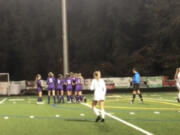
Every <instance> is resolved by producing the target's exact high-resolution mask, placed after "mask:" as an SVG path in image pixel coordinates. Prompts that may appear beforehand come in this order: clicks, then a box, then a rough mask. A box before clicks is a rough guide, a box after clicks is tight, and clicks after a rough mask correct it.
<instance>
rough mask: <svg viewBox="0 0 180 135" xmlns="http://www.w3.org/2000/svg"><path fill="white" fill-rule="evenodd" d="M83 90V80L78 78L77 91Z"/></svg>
mask: <svg viewBox="0 0 180 135" xmlns="http://www.w3.org/2000/svg"><path fill="white" fill-rule="evenodd" d="M81 90H82V80H81V78H76V91H81Z"/></svg>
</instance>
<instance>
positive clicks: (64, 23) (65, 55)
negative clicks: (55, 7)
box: [62, 0, 69, 75]
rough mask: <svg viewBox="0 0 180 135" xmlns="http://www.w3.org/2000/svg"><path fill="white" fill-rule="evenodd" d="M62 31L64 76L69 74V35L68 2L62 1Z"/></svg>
mask: <svg viewBox="0 0 180 135" xmlns="http://www.w3.org/2000/svg"><path fill="white" fill-rule="evenodd" d="M62 29H63V33H62V34H63V35H62V38H63V72H64V75H65V74H67V73H68V72H69V58H68V38H67V37H68V33H67V7H66V0H62Z"/></svg>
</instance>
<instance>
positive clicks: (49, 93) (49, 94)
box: [48, 90, 51, 104]
mask: <svg viewBox="0 0 180 135" xmlns="http://www.w3.org/2000/svg"><path fill="white" fill-rule="evenodd" d="M50 96H51V90H48V104H49V103H50Z"/></svg>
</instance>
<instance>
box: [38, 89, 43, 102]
mask: <svg viewBox="0 0 180 135" xmlns="http://www.w3.org/2000/svg"><path fill="white" fill-rule="evenodd" d="M39 101H40V102H41V101H42V91H39Z"/></svg>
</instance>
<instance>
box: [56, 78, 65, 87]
mask: <svg viewBox="0 0 180 135" xmlns="http://www.w3.org/2000/svg"><path fill="white" fill-rule="evenodd" d="M56 83H57V90H63V85H64V79H59V78H58V79H57V82H56Z"/></svg>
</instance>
